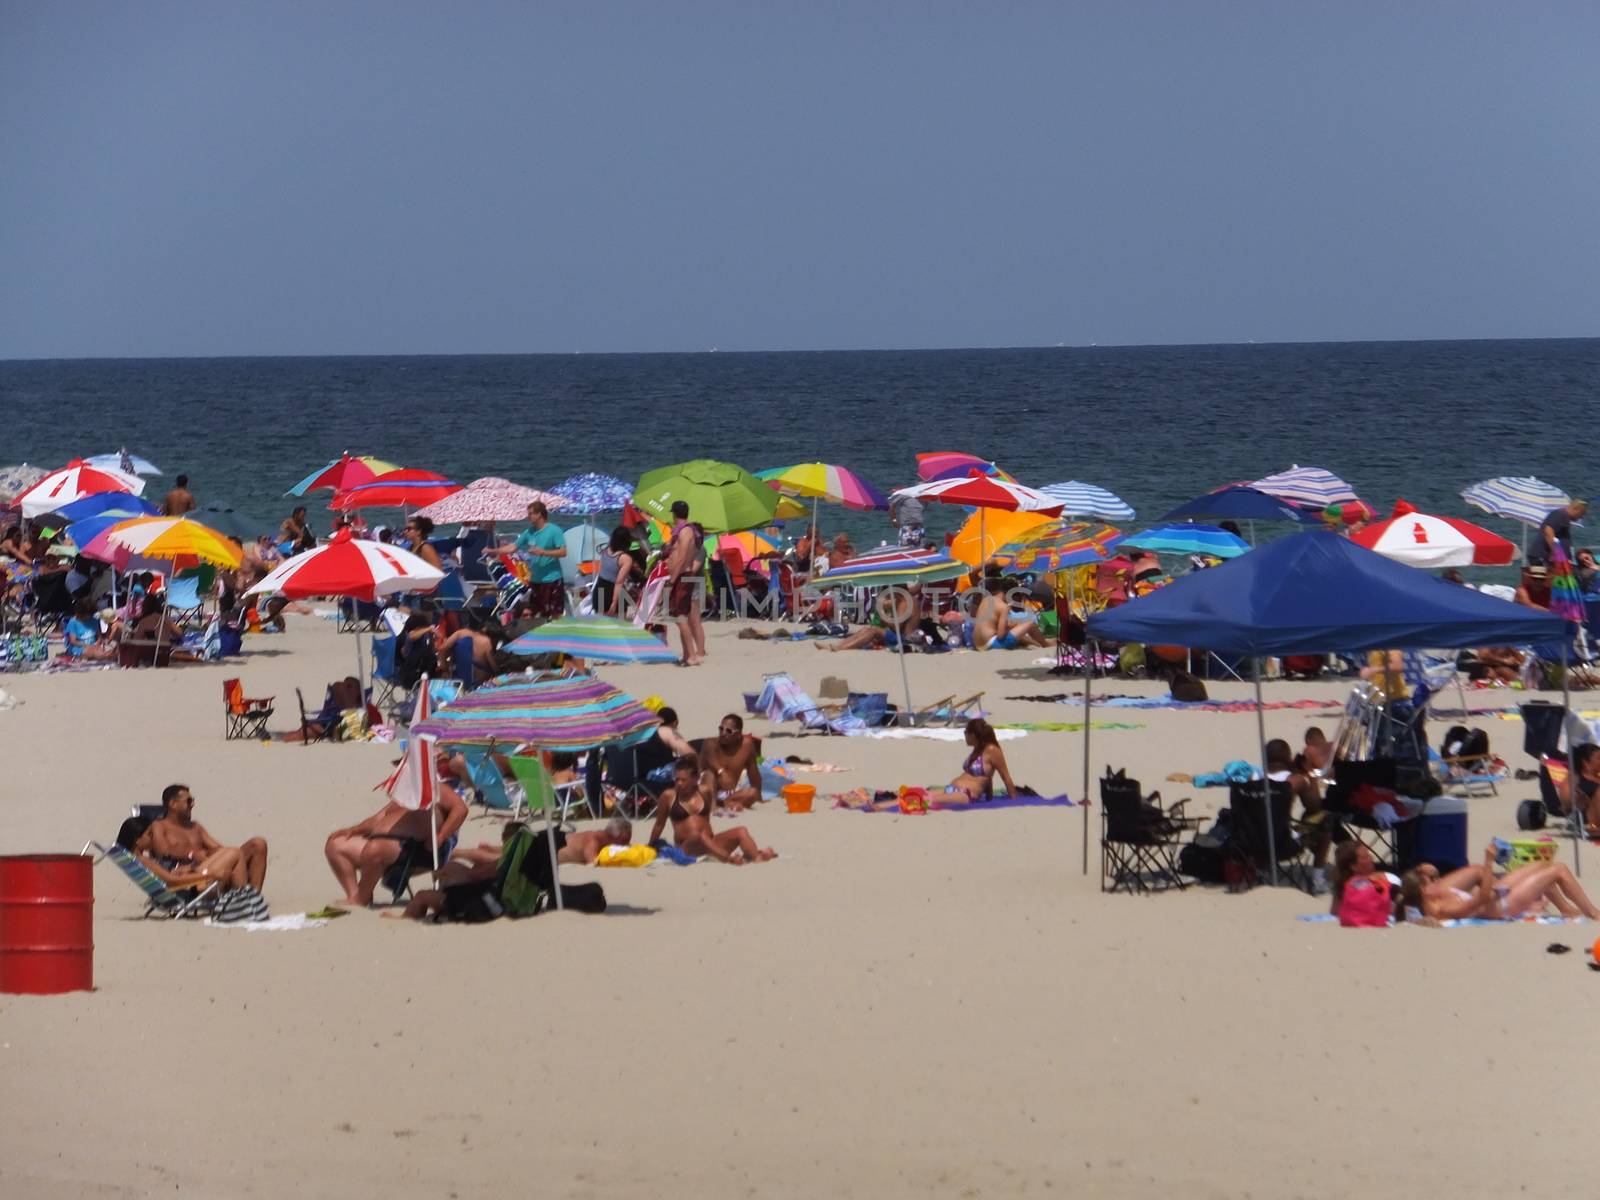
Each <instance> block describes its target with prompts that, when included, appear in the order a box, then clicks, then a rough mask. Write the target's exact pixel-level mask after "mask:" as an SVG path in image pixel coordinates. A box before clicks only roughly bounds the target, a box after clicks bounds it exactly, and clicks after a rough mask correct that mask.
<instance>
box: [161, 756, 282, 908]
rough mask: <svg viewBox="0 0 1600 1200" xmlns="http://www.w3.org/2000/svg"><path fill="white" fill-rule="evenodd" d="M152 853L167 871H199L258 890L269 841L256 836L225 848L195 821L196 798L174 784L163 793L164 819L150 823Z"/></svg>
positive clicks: (265, 874)
mask: <svg viewBox="0 0 1600 1200" xmlns="http://www.w3.org/2000/svg"><path fill="white" fill-rule="evenodd" d="M148 834H149V838H150V851H151V853H152V854H153V855H154V856H155V858H156V859H157V860H158V861H159V862H160V863H161V864H162V865H163V866H164V867H166V869H168V870H179V869H188V870H195V871H199V872H200V873H201V874H203V875H208V876H211V877H213V878H216V879H223V880H225V881H227V883H228V884H229V885H230V886H233V887H238V886H240V885H241V884H246V883H248V884H249V885H250V886H251V887H253V888H255V890H256V891H258V892H259V891H260V890H261V885H262V884H263V883H265V882H266V878H267V840H266V838H259V837H254V838H251V839H250V840H249V841H247V842H246V843H245V844H244V845H242V846H238V847H230V846H224V845H223V844H222V843H221V842H219V841H217V839H216V838H214V837H212V836H211V834H210V833H209V832H208V831H207V829H206V827H205V826H204V825H201V824H200V823H199V822H198V821H196V820H195V819H194V795H193V794H192V793H191V792H190V791H189V789H188V788H187V787H186V786H185V785H183V784H181V783H174V784H171V785H169V786H168V787H167V789H166V790H165V791H163V792H162V793H161V818H160V820H157V821H152V822H151V823H150V828H149V830H148Z"/></svg>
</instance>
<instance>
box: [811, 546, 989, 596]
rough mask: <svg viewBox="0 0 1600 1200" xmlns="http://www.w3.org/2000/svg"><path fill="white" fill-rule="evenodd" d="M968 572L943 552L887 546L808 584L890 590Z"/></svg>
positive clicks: (829, 569) (855, 559) (965, 567)
mask: <svg viewBox="0 0 1600 1200" xmlns="http://www.w3.org/2000/svg"><path fill="white" fill-rule="evenodd" d="M970 570H972V568H971V567H970V566H968V565H967V564H966V563H964V562H961V561H960V560H959V559H954V558H951V557H950V556H949V555H948V554H946V553H945V552H944V551H943V550H902V549H900V548H899V547H898V546H887V547H885V548H884V549H882V550H874V551H873V552H872V553H870V554H863V555H861V556H860V557H859V558H852V559H850V560H848V561H847V562H842V563H840V564H839V565H838V566H837V567H829V568H828V569H827V570H826V571H824V572H823V573H822V574H820V575H818V576H817V577H816V578H815V579H813V580H812V581H811V582H812V583H813V585H816V586H819V587H820V586H843V587H893V586H894V585H896V584H910V583H934V582H937V581H938V580H941V579H956V578H958V577H960V576H962V575H965V574H966V573H967V572H968V571H970Z"/></svg>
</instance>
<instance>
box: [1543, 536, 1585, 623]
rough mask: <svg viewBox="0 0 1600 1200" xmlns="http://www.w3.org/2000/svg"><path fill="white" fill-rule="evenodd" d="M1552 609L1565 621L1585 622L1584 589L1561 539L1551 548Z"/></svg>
mask: <svg viewBox="0 0 1600 1200" xmlns="http://www.w3.org/2000/svg"><path fill="white" fill-rule="evenodd" d="M1550 611H1551V612H1552V613H1554V614H1555V615H1556V616H1558V617H1560V618H1561V619H1562V620H1564V621H1574V622H1576V623H1577V624H1579V625H1582V624H1583V620H1584V615H1585V614H1584V610H1583V590H1582V589H1581V588H1579V587H1578V576H1577V575H1576V573H1574V571H1573V570H1572V560H1571V559H1569V558H1568V557H1567V551H1566V547H1564V546H1563V545H1562V544H1561V543H1560V542H1559V541H1558V542H1556V544H1555V545H1554V546H1553V547H1551V549H1550Z"/></svg>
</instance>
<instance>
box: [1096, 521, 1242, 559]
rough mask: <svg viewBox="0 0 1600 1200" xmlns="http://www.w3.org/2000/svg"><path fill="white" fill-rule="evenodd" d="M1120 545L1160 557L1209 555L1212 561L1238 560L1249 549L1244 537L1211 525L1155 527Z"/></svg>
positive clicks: (1135, 535)
mask: <svg viewBox="0 0 1600 1200" xmlns="http://www.w3.org/2000/svg"><path fill="white" fill-rule="evenodd" d="M1122 544H1123V546H1124V547H1132V548H1133V549H1136V550H1154V551H1156V552H1157V553H1159V554H1209V555H1210V556H1211V557H1212V558H1238V557H1239V555H1241V554H1243V553H1245V552H1246V551H1247V550H1249V549H1250V544H1249V543H1248V542H1246V541H1245V540H1244V539H1243V538H1241V537H1235V536H1234V535H1233V534H1231V533H1229V532H1228V531H1227V530H1226V529H1217V528H1216V527H1214V526H1211V525H1157V526H1155V527H1153V528H1151V529H1146V530H1143V531H1142V532H1140V533H1136V534H1134V535H1133V536H1132V537H1128V538H1124V539H1123V541H1122Z"/></svg>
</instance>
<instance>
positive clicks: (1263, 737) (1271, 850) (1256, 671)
mask: <svg viewBox="0 0 1600 1200" xmlns="http://www.w3.org/2000/svg"><path fill="white" fill-rule="evenodd" d="M1250 667H1251V673H1252V674H1253V675H1254V676H1255V682H1256V736H1257V738H1258V739H1259V740H1260V742H1261V798H1262V804H1263V805H1264V806H1265V808H1266V818H1267V857H1268V858H1269V859H1270V860H1271V862H1270V867H1271V870H1272V886H1273V887H1277V886H1278V838H1277V831H1276V830H1274V829H1273V828H1272V780H1270V779H1268V778H1267V714H1266V713H1265V712H1264V711H1263V710H1262V708H1261V659H1260V658H1259V657H1257V658H1252V659H1251V660H1250Z"/></svg>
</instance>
